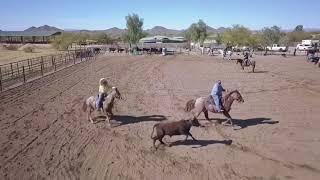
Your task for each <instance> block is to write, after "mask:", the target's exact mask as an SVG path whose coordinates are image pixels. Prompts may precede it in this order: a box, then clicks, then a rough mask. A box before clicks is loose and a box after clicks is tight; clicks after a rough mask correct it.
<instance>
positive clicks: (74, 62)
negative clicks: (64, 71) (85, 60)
mask: <svg viewBox="0 0 320 180" xmlns="http://www.w3.org/2000/svg"><path fill="white" fill-rule="evenodd" d="M75 54H76V51H74V53H72V58H73V64H76V55H75Z"/></svg>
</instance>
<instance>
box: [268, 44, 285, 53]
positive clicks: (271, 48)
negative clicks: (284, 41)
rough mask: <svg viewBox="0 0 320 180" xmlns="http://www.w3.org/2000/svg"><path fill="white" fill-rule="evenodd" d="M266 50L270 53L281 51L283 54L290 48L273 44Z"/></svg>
mask: <svg viewBox="0 0 320 180" xmlns="http://www.w3.org/2000/svg"><path fill="white" fill-rule="evenodd" d="M266 49H267V50H268V51H280V52H283V51H287V49H288V47H286V46H280V45H279V44H272V47H270V46H267V47H266Z"/></svg>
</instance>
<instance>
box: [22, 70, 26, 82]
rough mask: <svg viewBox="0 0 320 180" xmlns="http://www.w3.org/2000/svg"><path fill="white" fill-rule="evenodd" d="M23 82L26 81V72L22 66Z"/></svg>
mask: <svg viewBox="0 0 320 180" xmlns="http://www.w3.org/2000/svg"><path fill="white" fill-rule="evenodd" d="M22 75H23V83H25V82H26V73H25V71H24V66H22Z"/></svg>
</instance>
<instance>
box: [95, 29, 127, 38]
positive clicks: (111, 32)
mask: <svg viewBox="0 0 320 180" xmlns="http://www.w3.org/2000/svg"><path fill="white" fill-rule="evenodd" d="M100 32H101V31H100ZM102 32H105V33H107V34H109V35H112V36H121V35H122V34H124V33H125V32H126V30H125V29H120V28H117V27H113V28H110V29H106V30H102Z"/></svg>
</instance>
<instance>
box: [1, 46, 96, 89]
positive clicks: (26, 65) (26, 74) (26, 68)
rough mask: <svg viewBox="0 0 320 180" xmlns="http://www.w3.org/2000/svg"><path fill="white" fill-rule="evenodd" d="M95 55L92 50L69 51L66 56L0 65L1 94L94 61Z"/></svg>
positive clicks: (43, 57)
mask: <svg viewBox="0 0 320 180" xmlns="http://www.w3.org/2000/svg"><path fill="white" fill-rule="evenodd" d="M95 55H96V53H95V52H94V51H93V50H92V49H81V50H73V51H68V52H67V53H65V54H58V55H51V56H41V57H37V58H32V59H26V60H22V61H17V62H12V63H8V64H3V65H0V92H1V91H4V90H6V89H8V88H10V87H12V86H16V85H19V84H23V83H25V82H28V81H31V80H32V79H35V78H38V77H41V76H44V75H46V74H49V73H53V72H55V71H58V70H60V69H63V68H65V67H68V66H72V65H74V64H77V63H80V62H82V61H87V60H90V59H93V58H95Z"/></svg>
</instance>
